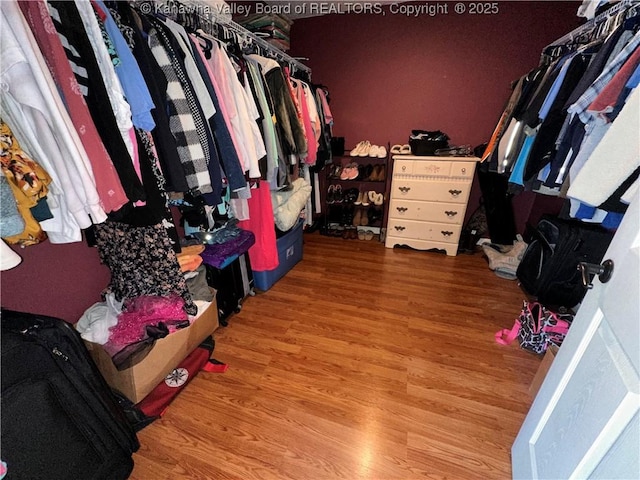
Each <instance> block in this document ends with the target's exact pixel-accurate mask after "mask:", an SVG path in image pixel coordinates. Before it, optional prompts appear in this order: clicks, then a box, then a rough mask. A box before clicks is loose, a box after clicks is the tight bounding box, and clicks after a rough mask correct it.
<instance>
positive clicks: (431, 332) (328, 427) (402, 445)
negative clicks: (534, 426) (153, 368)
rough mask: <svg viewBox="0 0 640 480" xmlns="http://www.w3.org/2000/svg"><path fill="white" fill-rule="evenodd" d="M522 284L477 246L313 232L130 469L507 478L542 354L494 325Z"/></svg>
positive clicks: (311, 479) (180, 473) (515, 302)
mask: <svg viewBox="0 0 640 480" xmlns="http://www.w3.org/2000/svg"><path fill="white" fill-rule="evenodd" d="M523 298H524V297H523V295H522V293H521V291H520V289H519V288H518V286H517V284H516V282H512V281H509V280H504V279H500V278H498V277H496V276H495V275H494V274H493V272H491V271H490V270H489V269H488V267H487V261H486V260H485V259H484V258H483V256H482V255H481V253H476V254H474V255H464V254H463V255H459V256H457V257H447V256H445V255H443V254H438V253H429V252H417V251H412V250H406V249H386V248H384V246H383V245H382V244H381V243H379V242H376V241H375V240H374V241H366V240H343V239H341V238H333V237H325V236H321V235H319V234H317V233H313V234H305V236H304V258H303V260H302V262H300V263H299V264H298V265H297V266H296V267H295V268H294V269H293V270H291V271H290V272H289V273H288V274H287V275H286V276H285V277H284V278H283V279H282V280H280V281H279V282H278V283H276V285H274V286H273V287H272V288H271V289H270V290H269V291H268V292H266V293H258V294H257V295H256V296H255V297H250V298H248V299H247V301H246V302H245V304H244V307H243V308H242V311H241V312H240V313H239V314H237V315H235V316H233V317H231V319H230V322H229V326H228V327H226V328H220V329H219V330H217V331H216V334H215V338H216V350H215V352H214V357H215V358H216V359H218V360H221V361H224V362H226V363H228V365H229V369H228V371H227V372H226V373H224V374H215V373H206V372H201V373H199V374H198V376H197V377H196V378H195V379H194V380H193V382H192V383H191V384H189V386H187V388H186V389H185V390H184V391H183V392H182V393H181V394H180V395H179V397H178V398H177V399H176V400H175V401H174V403H173V404H172V405H171V406H170V408H169V409H168V411H167V413H166V414H165V416H164V417H163V418H162V419H160V420H158V421H156V422H154V423H153V424H152V425H150V426H148V427H147V428H145V429H144V430H142V431H141V432H140V433H139V439H140V443H141V447H140V450H139V452H138V453H137V454H136V455H135V463H136V467H135V470H134V472H133V475H132V477H131V478H133V479H145V480H146V479H154V480H155V479H172V480H175V479H183V478H184V479H186V478H191V479H209V478H210V479H242V480H245V479H260V480H268V479H297V480H302V479H304V480H307V479H308V480H321V479H349V480H355V479H377V480H387V479H388V480H391V479H403V480H408V479H423V478H428V479H441V478H449V479H506V478H510V477H511V464H510V461H511V460H510V448H511V444H512V443H513V440H514V438H515V436H516V434H517V432H518V430H519V427H520V425H521V423H522V421H523V420H524V417H525V415H526V412H527V410H528V408H529V406H530V403H531V398H530V396H529V393H528V387H529V384H530V382H531V380H532V378H533V376H534V374H535V371H536V368H537V366H538V364H539V363H540V359H539V358H538V357H536V356H534V355H532V354H530V353H528V352H525V351H522V350H520V349H519V347H518V346H517V345H511V346H508V347H505V346H500V345H498V344H496V343H495V341H494V338H493V336H494V333H495V332H496V331H497V330H499V329H501V328H505V327H510V326H511V325H512V324H513V320H514V318H515V317H516V316H517V313H518V312H519V310H520V308H521V302H522V300H523Z"/></svg>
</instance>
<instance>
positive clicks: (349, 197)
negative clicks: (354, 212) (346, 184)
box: [342, 188, 360, 203]
mask: <svg viewBox="0 0 640 480" xmlns="http://www.w3.org/2000/svg"><path fill="white" fill-rule="evenodd" d="M359 195H360V191H359V190H358V189H357V188H348V189H347V190H345V192H344V194H343V195H342V201H343V203H355V202H356V200H357V199H358V197H359Z"/></svg>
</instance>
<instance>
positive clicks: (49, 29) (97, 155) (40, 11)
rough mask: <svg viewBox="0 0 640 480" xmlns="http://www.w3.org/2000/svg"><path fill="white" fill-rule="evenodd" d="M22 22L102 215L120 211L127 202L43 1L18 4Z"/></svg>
mask: <svg viewBox="0 0 640 480" xmlns="http://www.w3.org/2000/svg"><path fill="white" fill-rule="evenodd" d="M18 5H19V6H20V9H21V10H22V13H23V14H24V17H25V20H26V21H27V23H28V24H29V26H30V27H31V31H32V32H33V35H34V37H35V39H36V41H37V42H38V45H39V46H40V50H41V51H42V55H43V56H44V58H45V59H46V61H47V65H48V66H49V70H50V71H51V75H52V76H53V78H54V79H55V81H56V83H57V84H58V87H59V88H60V89H61V91H62V94H63V96H64V100H65V103H66V105H67V109H68V111H69V116H70V117H71V120H72V122H73V125H74V126H75V129H76V131H77V132H78V136H79V137H80V140H81V141H82V145H83V147H84V149H85V151H86V152H87V157H88V158H89V161H90V162H91V169H92V170H93V176H94V177H95V182H96V191H97V192H98V196H99V197H100V201H101V203H102V208H103V209H104V211H105V212H112V211H115V210H119V209H120V208H121V207H122V206H123V205H125V204H126V203H127V202H128V198H127V196H126V194H125V192H124V189H123V188H122V183H121V182H120V178H119V177H118V173H117V171H116V169H115V167H114V166H113V162H112V161H111V158H110V157H109V154H108V153H107V150H106V149H105V147H104V144H103V143H102V139H101V138H100V135H99V134H98V131H97V130H96V127H95V124H94V123H93V119H92V118H91V114H90V113H89V108H88V107H87V104H86V102H85V100H84V97H83V96H82V92H81V91H80V86H79V85H78V82H77V81H76V78H75V75H74V74H73V71H72V70H71V66H70V65H69V61H68V60H67V56H66V54H65V52H64V48H63V46H62V43H61V42H60V38H59V37H58V34H57V32H56V29H55V27H54V25H53V22H52V21H51V17H50V15H49V10H48V9H47V6H46V5H45V3H44V2H43V1H42V0H29V1H24V0H20V1H19V2H18Z"/></svg>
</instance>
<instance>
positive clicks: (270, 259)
mask: <svg viewBox="0 0 640 480" xmlns="http://www.w3.org/2000/svg"><path fill="white" fill-rule="evenodd" d="M247 203H248V204H249V215H250V218H249V220H241V221H239V222H238V227H240V228H242V229H243V230H249V231H251V232H253V234H254V236H255V237H256V243H254V244H253V246H252V247H251V248H250V249H249V259H250V260H251V268H252V269H253V270H256V271H258V272H262V271H265V270H273V269H275V268H278V265H279V264H280V262H279V260H278V246H277V244H276V229H275V218H274V216H273V206H272V204H271V188H270V187H269V182H267V181H265V180H262V181H260V184H259V185H258V187H257V188H253V189H251V198H250V199H249V200H247Z"/></svg>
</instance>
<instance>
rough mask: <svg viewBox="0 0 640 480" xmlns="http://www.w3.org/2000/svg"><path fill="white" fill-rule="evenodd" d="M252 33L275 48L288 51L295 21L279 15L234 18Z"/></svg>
mask: <svg viewBox="0 0 640 480" xmlns="http://www.w3.org/2000/svg"><path fill="white" fill-rule="evenodd" d="M234 20H235V21H237V22H238V23H239V24H240V25H242V26H243V27H244V28H246V29H247V30H249V31H250V32H253V33H256V34H258V35H259V36H260V37H262V38H264V39H265V41H267V42H269V43H270V44H271V45H273V46H274V47H276V48H278V49H280V50H283V51H287V50H289V48H290V46H291V44H290V38H289V36H290V33H291V25H293V21H292V20H291V19H289V18H287V17H285V16H283V15H278V14H254V15H248V16H244V15H243V16H239V17H236V18H234Z"/></svg>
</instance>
